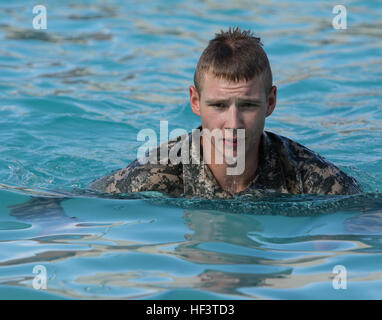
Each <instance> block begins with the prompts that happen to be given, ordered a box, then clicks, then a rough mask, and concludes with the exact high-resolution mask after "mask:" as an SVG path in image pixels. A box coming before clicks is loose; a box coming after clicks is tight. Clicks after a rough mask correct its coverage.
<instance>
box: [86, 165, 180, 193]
mask: <svg viewBox="0 0 382 320" xmlns="http://www.w3.org/2000/svg"><path fill="white" fill-rule="evenodd" d="M88 188H89V189H91V190H97V191H101V192H107V193H129V192H142V191H159V192H163V193H166V194H170V195H178V194H181V193H183V177H182V168H181V167H179V166H176V165H161V164H150V163H147V164H140V163H139V161H138V160H134V161H133V162H132V163H131V164H130V165H129V166H128V167H126V168H123V169H118V170H115V171H113V172H112V173H111V174H109V175H107V176H104V177H101V178H99V179H97V180H95V181H93V182H92V183H91V184H90V185H89V187H88Z"/></svg>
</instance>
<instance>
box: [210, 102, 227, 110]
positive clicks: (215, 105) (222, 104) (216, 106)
mask: <svg viewBox="0 0 382 320" xmlns="http://www.w3.org/2000/svg"><path fill="white" fill-rule="evenodd" d="M211 106H212V107H215V108H219V109H221V108H224V107H225V104H224V103H213V104H211Z"/></svg>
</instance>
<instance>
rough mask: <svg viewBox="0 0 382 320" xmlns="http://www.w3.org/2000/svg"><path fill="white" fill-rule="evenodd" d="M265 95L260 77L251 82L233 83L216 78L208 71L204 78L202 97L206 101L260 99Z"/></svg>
mask: <svg viewBox="0 0 382 320" xmlns="http://www.w3.org/2000/svg"><path fill="white" fill-rule="evenodd" d="M263 94H264V90H263V82H262V78H261V77H260V76H257V77H254V78H253V79H251V80H249V81H245V80H241V81H238V82H233V81H229V80H227V79H224V78H220V77H216V76H214V74H213V73H212V72H211V71H208V72H206V73H205V74H204V77H203V84H202V95H203V96H204V97H205V98H206V99H208V98H217V97H218V98H228V97H232V96H237V97H239V96H240V97H252V98H258V99H260V98H262V95H263Z"/></svg>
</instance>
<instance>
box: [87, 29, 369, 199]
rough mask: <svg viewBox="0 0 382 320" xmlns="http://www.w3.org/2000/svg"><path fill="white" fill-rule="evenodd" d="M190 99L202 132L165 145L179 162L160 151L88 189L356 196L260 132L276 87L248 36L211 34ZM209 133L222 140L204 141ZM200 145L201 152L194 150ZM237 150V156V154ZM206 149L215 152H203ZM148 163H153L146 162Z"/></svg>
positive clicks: (354, 187)
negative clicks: (235, 165) (236, 166)
mask: <svg viewBox="0 0 382 320" xmlns="http://www.w3.org/2000/svg"><path fill="white" fill-rule="evenodd" d="M189 95H190V105H191V109H192V111H193V112H194V113H195V114H196V115H197V116H200V118H201V126H200V127H199V128H198V129H200V130H201V133H200V134H199V135H196V134H194V130H193V132H192V133H189V134H188V135H183V136H180V137H178V138H176V139H174V140H171V141H168V142H167V143H165V144H164V146H165V147H166V148H168V150H167V151H168V153H167V156H168V155H169V154H173V155H174V154H175V155H176V156H178V157H179V155H180V153H182V154H181V159H182V160H181V161H166V159H163V157H162V158H161V159H160V160H159V158H158V157H159V154H162V153H161V152H162V151H161V150H162V149H161V148H162V147H163V145H162V146H159V147H158V148H157V149H154V151H153V150H152V151H151V152H150V153H149V155H148V156H147V158H146V159H143V160H142V159H140V158H139V159H136V160H134V161H133V162H132V163H130V165H129V166H127V167H126V168H123V169H118V170H116V171H114V172H112V173H111V174H110V175H108V176H105V177H102V178H99V179H97V180H95V181H93V182H92V183H91V184H90V185H89V187H88V188H89V189H92V190H96V191H100V192H107V193H129V192H142V191H159V192H161V193H164V194H166V195H169V196H185V197H194V196H197V197H203V198H230V197H232V196H236V195H245V194H251V193H256V192H257V191H259V190H261V191H274V192H280V193H291V194H338V195H340V194H354V193H360V192H361V191H362V190H361V188H360V186H359V184H358V183H357V181H356V180H355V179H354V178H352V177H350V176H348V175H346V174H345V173H344V172H343V171H341V170H340V169H339V168H337V167H336V166H335V165H334V164H332V163H331V162H329V161H328V160H326V159H324V158H323V157H321V156H320V155H319V154H317V153H316V152H314V151H312V150H310V149H308V148H306V147H304V146H302V145H301V144H299V143H297V142H295V141H293V140H291V139H288V138H286V137H283V136H281V135H277V134H275V133H272V132H269V131H264V126H265V118H267V117H269V116H270V115H271V114H272V112H273V110H274V109H275V106H276V95H277V88H276V86H274V85H273V82H272V72H271V68H270V64H269V61H268V58H267V55H266V53H265V51H264V50H263V48H262V44H261V42H260V38H257V37H255V36H253V34H252V33H251V32H250V31H241V30H240V29H239V28H234V29H231V28H230V29H229V30H228V31H226V32H224V31H221V32H220V33H218V34H216V36H215V38H214V39H212V40H211V41H210V42H209V44H208V46H207V48H206V49H205V50H204V51H203V53H202V55H201V57H200V59H199V62H198V64H197V67H196V70H195V74H194V86H190V87H189ZM242 129H244V130H242ZM240 130H242V131H241V132H244V134H242V135H241V136H240V135H239V131H240ZM216 131H218V132H221V135H220V136H219V135H215V136H211V134H206V133H211V132H216ZM195 132H196V131H195ZM185 142H188V144H185ZM199 144H201V145H202V147H201V149H200V148H199V149H198V148H194V147H195V145H197V146H199ZM180 145H181V146H182V148H179V146H180ZM240 145H242V146H243V148H242V151H243V152H239V151H238V149H239V146H240ZM184 146H186V147H184ZM209 148H212V150H214V151H215V152H214V153H212V152H206V151H207V150H209ZM228 149H231V150H232V151H231V155H232V157H231V158H232V159H236V161H237V159H238V158H240V157H241V158H243V159H244V160H245V161H244V166H243V168H242V170H241V171H240V172H239V173H237V174H228V173H227V172H228V169H229V168H230V167H232V162H229V161H228V159H229V156H228V155H227V153H226V152H225V151H226V150H228ZM195 150H197V151H195ZM183 152H184V154H183ZM218 153H220V154H222V153H224V155H225V156H224V158H223V162H217V161H215V160H216V158H217V156H216V155H217V154H218ZM154 158H155V160H158V161H151V160H153V159H154ZM195 159H196V161H193V160H195ZM163 160H165V161H163ZM167 160H168V159H167Z"/></svg>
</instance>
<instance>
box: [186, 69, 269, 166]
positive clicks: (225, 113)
mask: <svg viewBox="0 0 382 320" xmlns="http://www.w3.org/2000/svg"><path fill="white" fill-rule="evenodd" d="M202 82H203V84H202V90H201V92H200V95H199V94H198V92H197V91H196V89H195V87H193V86H190V88H189V89H190V104H191V108H192V111H193V112H194V113H195V114H196V115H198V116H200V117H201V120H202V128H203V129H209V130H210V131H212V130H214V129H220V130H222V135H223V137H224V138H223V145H224V147H227V146H229V147H230V148H232V147H233V148H235V147H237V143H238V140H237V136H236V135H235V134H233V136H232V135H230V136H227V135H226V134H225V131H224V129H245V156H246V158H248V157H251V156H254V155H256V154H257V152H258V146H259V142H260V137H261V135H262V133H263V130H264V125H265V118H266V117H268V116H269V115H271V113H272V112H273V110H274V108H275V106H276V87H275V86H273V87H272V89H271V91H270V92H269V94H268V95H266V94H265V92H264V87H263V82H262V78H261V77H255V78H253V79H251V80H249V81H240V82H230V81H228V80H225V79H222V78H217V77H215V76H214V75H213V74H212V72H206V73H205V74H204V79H203V81H202ZM232 131H233V132H235V130H232ZM228 132H229V131H228ZM239 143H240V142H239ZM211 144H212V145H213V146H214V147H215V148H216V149H219V146H218V145H216V144H215V143H214V141H213V140H212V141H211Z"/></svg>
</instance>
